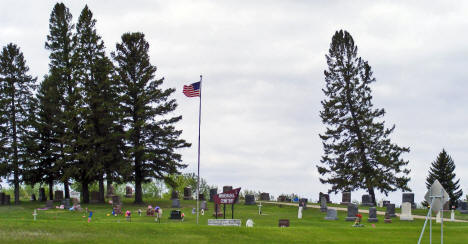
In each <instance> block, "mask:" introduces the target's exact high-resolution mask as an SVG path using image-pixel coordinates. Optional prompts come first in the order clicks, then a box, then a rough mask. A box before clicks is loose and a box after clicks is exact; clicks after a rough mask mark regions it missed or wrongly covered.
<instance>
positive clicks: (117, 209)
mask: <svg viewBox="0 0 468 244" xmlns="http://www.w3.org/2000/svg"><path fill="white" fill-rule="evenodd" d="M112 211H113V212H114V215H115V216H117V215H118V214H122V205H120V204H117V205H114V206H113V207H112Z"/></svg>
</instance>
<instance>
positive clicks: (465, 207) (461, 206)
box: [458, 202, 468, 214]
mask: <svg viewBox="0 0 468 244" xmlns="http://www.w3.org/2000/svg"><path fill="white" fill-rule="evenodd" d="M458 211H459V212H460V213H461V214H468V202H459V203H458Z"/></svg>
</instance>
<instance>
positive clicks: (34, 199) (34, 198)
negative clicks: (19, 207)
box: [30, 193, 36, 202]
mask: <svg viewBox="0 0 468 244" xmlns="http://www.w3.org/2000/svg"><path fill="white" fill-rule="evenodd" d="M30 200H31V202H34V201H36V194H34V193H33V194H31V199H30Z"/></svg>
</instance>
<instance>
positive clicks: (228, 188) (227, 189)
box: [223, 186, 232, 192]
mask: <svg viewBox="0 0 468 244" xmlns="http://www.w3.org/2000/svg"><path fill="white" fill-rule="evenodd" d="M230 190H232V186H223V192H227V191H230Z"/></svg>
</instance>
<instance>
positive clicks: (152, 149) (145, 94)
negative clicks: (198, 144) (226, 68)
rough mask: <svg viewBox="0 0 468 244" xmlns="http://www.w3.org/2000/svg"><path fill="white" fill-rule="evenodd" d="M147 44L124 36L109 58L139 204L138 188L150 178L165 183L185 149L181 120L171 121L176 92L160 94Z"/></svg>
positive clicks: (133, 35) (179, 165) (135, 35)
mask: <svg viewBox="0 0 468 244" xmlns="http://www.w3.org/2000/svg"><path fill="white" fill-rule="evenodd" d="M148 48H149V44H148V42H146V40H145V38H144V34H142V33H126V34H124V35H122V42H121V43H118V44H117V45H116V49H117V50H116V52H115V53H113V54H112V56H113V58H114V60H115V61H116V62H117V64H118V67H117V72H118V75H119V77H120V79H121V82H120V84H121V102H120V106H121V109H122V118H123V120H122V123H123V124H122V125H123V126H124V128H126V145H127V146H128V150H127V157H128V159H129V160H130V161H131V162H132V166H133V172H134V174H133V175H132V178H131V180H134V182H135V202H136V203H140V202H142V190H141V184H142V183H143V182H147V181H148V180H149V179H150V178H158V179H164V178H165V177H167V174H173V173H178V170H179V169H180V168H183V167H185V166H186V165H184V164H182V163H181V155H180V154H178V153H176V149H179V148H183V147H188V146H190V144H189V143H187V142H185V140H182V139H179V136H180V134H181V133H182V131H179V130H176V129H175V127H174V124H175V123H176V122H178V121H179V120H181V119H182V116H176V117H170V114H169V113H172V112H173V111H174V110H175V109H176V107H177V104H176V101H175V100H174V99H170V98H169V96H170V95H171V94H172V93H173V92H174V91H175V89H172V88H170V89H166V90H163V89H161V88H160V85H161V84H162V83H163V80H164V79H163V78H162V79H155V77H154V75H155V72H156V67H155V66H152V65H151V64H150V61H149V56H148Z"/></svg>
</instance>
